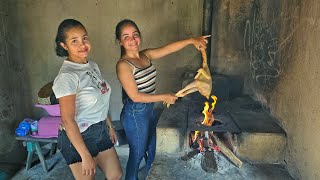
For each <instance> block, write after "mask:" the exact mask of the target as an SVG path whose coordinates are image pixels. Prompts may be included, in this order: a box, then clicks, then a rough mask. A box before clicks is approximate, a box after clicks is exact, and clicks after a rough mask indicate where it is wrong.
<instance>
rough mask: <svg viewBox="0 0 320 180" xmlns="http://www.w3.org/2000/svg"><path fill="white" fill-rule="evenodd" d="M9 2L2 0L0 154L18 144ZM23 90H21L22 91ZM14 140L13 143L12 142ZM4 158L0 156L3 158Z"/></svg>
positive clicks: (0, 4)
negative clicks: (9, 51) (9, 36)
mask: <svg viewBox="0 0 320 180" xmlns="http://www.w3.org/2000/svg"><path fill="white" fill-rule="evenodd" d="M8 22H9V19H8V4H7V3H6V1H5V0H1V1H0V25H1V26H0V42H1V45H0V67H1V68H0V85H1V88H0V124H1V125H0V139H1V143H0V155H3V154H5V153H8V152H10V151H12V149H13V148H14V147H15V146H16V143H15V141H14V136H13V130H14V127H15V125H16V119H15V118H16V114H17V113H16V112H15V108H17V104H16V103H14V94H13V90H14V84H15V83H14V80H15V79H14V78H13V77H12V75H13V74H14V72H15V70H14V69H13V66H12V63H11V62H10V60H9V54H8V39H7V33H8V29H7V26H8ZM20 92H21V91H20ZM12 142H13V143H12ZM1 159H2V158H0V160H1Z"/></svg>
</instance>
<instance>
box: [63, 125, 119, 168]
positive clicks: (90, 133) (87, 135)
mask: <svg viewBox="0 0 320 180" xmlns="http://www.w3.org/2000/svg"><path fill="white" fill-rule="evenodd" d="M81 135H82V138H83V141H84V143H85V145H86V146H87V148H88V150H89V152H90V154H91V156H92V157H96V156H97V155H98V154H99V152H102V151H105V150H107V149H110V148H112V147H113V146H114V144H113V143H112V141H111V139H110V136H109V130H108V128H107V125H106V121H100V122H99V123H96V124H93V125H91V126H90V127H89V128H88V129H86V130H85V131H84V132H82V133H81ZM58 149H59V150H60V152H61V154H62V156H63V157H64V159H65V160H66V162H67V164H68V165H70V164H73V163H76V162H81V161H82V160H81V157H80V155H79V153H78V151H77V150H76V149H75V148H74V146H73V145H72V143H71V142H70V140H69V138H68V136H67V133H66V131H65V130H61V131H59V136H58Z"/></svg>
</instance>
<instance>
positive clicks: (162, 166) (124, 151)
mask: <svg viewBox="0 0 320 180" xmlns="http://www.w3.org/2000/svg"><path fill="white" fill-rule="evenodd" d="M116 149H117V152H118V154H119V157H120V162H121V166H122V168H123V171H124V172H125V168H126V162H127V159H128V147H127V146H122V147H117V148H116ZM215 158H216V162H217V165H218V171H217V172H216V173H207V172H205V171H204V170H203V169H202V168H201V165H200V164H201V163H200V162H201V154H198V155H196V156H195V157H193V158H192V159H189V160H188V161H183V160H181V157H180V156H168V155H161V156H160V155H159V156H157V157H156V159H155V162H154V164H153V166H152V169H151V171H150V174H149V176H148V177H147V179H148V180H176V179H177V180H179V179H181V180H189V179H190V180H197V179H199V180H209V179H210V180H212V179H223V180H226V179H232V180H239V179H246V180H247V179H254V180H260V179H261V180H265V179H266V180H269V179H270V180H275V179H281V180H292V178H291V177H290V176H289V174H288V172H287V170H286V169H285V168H284V167H282V166H280V165H265V164H250V163H244V164H243V166H242V168H241V169H239V168H237V167H235V166H234V165H233V164H231V163H230V162H229V161H228V160H227V159H226V158H225V157H224V156H223V155H221V154H220V153H219V154H218V153H215ZM46 162H47V165H48V168H49V172H44V170H43V168H42V166H41V164H39V163H38V164H36V165H34V166H33V167H32V168H31V169H29V170H28V171H26V170H25V168H23V169H21V170H20V171H19V172H18V173H16V174H15V176H14V177H13V178H12V179H13V180H30V179H32V180H34V179H35V180H42V179H46V180H47V179H50V180H55V179H57V180H58V179H59V180H60V179H68V180H69V179H74V178H73V176H72V173H71V171H70V169H69V167H68V166H67V165H66V163H65V161H64V159H63V158H62V156H61V154H60V153H57V154H55V155H54V156H53V157H50V158H47V160H46ZM143 167H144V163H142V164H141V169H140V172H139V179H145V178H146V175H145V172H144V168H143ZM96 179H97V180H99V179H104V177H103V174H102V172H101V171H100V170H97V175H96ZM122 179H124V177H123V178H122Z"/></svg>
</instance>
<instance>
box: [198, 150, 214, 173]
mask: <svg viewBox="0 0 320 180" xmlns="http://www.w3.org/2000/svg"><path fill="white" fill-rule="evenodd" d="M201 167H202V169H203V170H205V171H206V172H208V173H215V172H217V171H218V166H217V162H216V159H215V157H214V151H206V152H205V153H204V155H203V156H202V158H201Z"/></svg>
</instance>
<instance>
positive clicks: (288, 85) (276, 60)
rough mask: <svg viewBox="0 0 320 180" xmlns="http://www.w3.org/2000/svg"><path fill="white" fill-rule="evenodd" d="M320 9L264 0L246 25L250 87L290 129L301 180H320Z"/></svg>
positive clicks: (293, 163) (291, 164) (294, 169)
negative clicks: (318, 139) (319, 138)
mask: <svg viewBox="0 0 320 180" xmlns="http://www.w3.org/2000/svg"><path fill="white" fill-rule="evenodd" d="M319 8H320V3H319V2H318V1H316V0H307V1H300V0H296V1H290V2H289V1H276V0H275V1H267V0H259V1H255V4H254V6H253V9H252V11H251V12H252V15H251V17H250V19H249V20H248V21H247V26H246V30H247V31H246V32H247V35H246V36H245V38H246V39H245V42H247V43H246V46H245V47H246V48H245V51H246V52H247V55H248V56H247V57H248V58H249V62H250V63H249V64H250V66H249V67H250V71H249V72H250V74H249V76H247V87H248V88H249V87H250V88H251V93H253V95H254V96H255V97H256V99H258V100H260V101H261V102H262V103H263V104H264V105H265V106H266V107H267V108H269V109H270V111H271V113H272V114H273V116H274V117H276V119H278V120H279V122H280V124H281V125H282V126H283V127H284V129H285V131H286V133H287V143H288V147H287V154H286V158H285V162H286V163H287V165H288V169H289V172H290V173H291V175H292V176H293V177H294V178H296V179H319V178H320V171H319V166H320V154H319V153H318V152H319V148H320V143H319V141H317V140H316V139H317V137H318V136H320V132H319V131H318V129H319V127H320V121H319V116H320V111H319V106H320V98H319V97H318V96H319V93H318V91H319V88H320V81H319V79H320V74H319V65H320V61H319V59H318V58H319V55H320V54H319V53H320V46H319V39H320V31H319V25H320V23H319V17H320V12H319ZM250 38H251V39H250Z"/></svg>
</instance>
